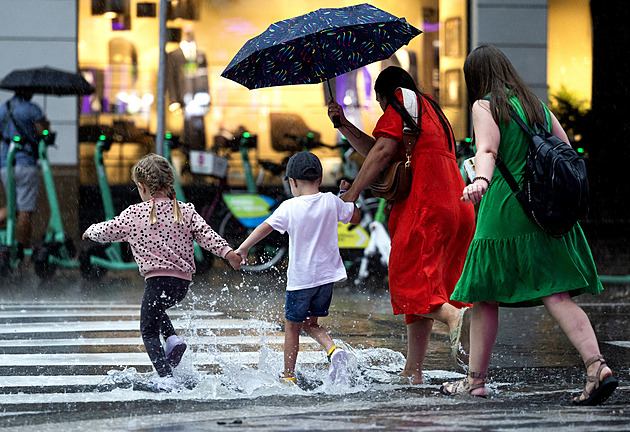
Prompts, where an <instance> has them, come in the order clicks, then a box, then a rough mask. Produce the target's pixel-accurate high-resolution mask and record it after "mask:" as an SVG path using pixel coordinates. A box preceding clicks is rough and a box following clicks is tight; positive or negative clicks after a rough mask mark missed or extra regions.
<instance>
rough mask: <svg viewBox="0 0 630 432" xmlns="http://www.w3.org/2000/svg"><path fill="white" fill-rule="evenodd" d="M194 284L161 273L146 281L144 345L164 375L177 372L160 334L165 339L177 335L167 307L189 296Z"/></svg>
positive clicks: (142, 313)
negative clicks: (172, 367)
mask: <svg viewBox="0 0 630 432" xmlns="http://www.w3.org/2000/svg"><path fill="white" fill-rule="evenodd" d="M190 283H191V282H190V281H188V280H185V279H180V278H176V277H169V276H157V277H152V278H149V279H147V280H146V288H145V290H144V296H143V297H142V306H141V308H140V332H141V333H142V341H143V342H144V348H145V349H146V350H147V354H148V355H149V358H150V359H151V362H152V363H153V366H154V367H155V370H156V371H157V373H158V375H160V376H161V377H164V376H169V375H172V374H173V371H172V369H171V366H170V365H169V364H168V363H167V362H166V355H165V354H164V348H163V347H162V343H161V342H160V333H161V334H162V337H163V338H164V340H166V338H168V337H169V336H173V335H174V334H176V333H175V329H174V328H173V324H172V323H171V319H170V318H169V317H168V315H167V314H166V309H168V308H170V307H171V306H174V305H175V304H177V303H179V302H180V301H182V300H183V299H184V297H186V293H187V292H188V287H189V286H190Z"/></svg>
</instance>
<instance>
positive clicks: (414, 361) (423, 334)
mask: <svg viewBox="0 0 630 432" xmlns="http://www.w3.org/2000/svg"><path fill="white" fill-rule="evenodd" d="M432 328H433V321H431V320H430V319H423V320H420V321H416V322H414V323H411V324H407V338H408V339H409V342H408V345H407V362H406V363H405V368H404V369H403V370H402V372H401V373H400V375H402V376H408V377H411V383H412V384H422V363H423V362H424V356H425V355H426V353H427V347H428V346H429V338H430V336H431V329H432Z"/></svg>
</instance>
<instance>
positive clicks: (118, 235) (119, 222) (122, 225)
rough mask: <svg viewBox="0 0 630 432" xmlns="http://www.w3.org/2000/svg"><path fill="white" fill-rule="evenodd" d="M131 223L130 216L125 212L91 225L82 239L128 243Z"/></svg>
mask: <svg viewBox="0 0 630 432" xmlns="http://www.w3.org/2000/svg"><path fill="white" fill-rule="evenodd" d="M129 221H130V215H129V213H128V212H127V211H126V210H125V211H123V212H122V213H121V214H120V215H118V216H116V217H114V218H113V219H110V220H108V221H105V222H101V223H96V224H92V225H90V227H89V228H88V229H86V230H85V232H84V233H83V236H82V237H81V238H82V239H83V240H85V239H88V238H89V239H90V240H93V241H97V242H122V241H127V238H128V235H129V226H130V224H129Z"/></svg>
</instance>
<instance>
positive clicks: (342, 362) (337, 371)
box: [328, 347, 348, 384]
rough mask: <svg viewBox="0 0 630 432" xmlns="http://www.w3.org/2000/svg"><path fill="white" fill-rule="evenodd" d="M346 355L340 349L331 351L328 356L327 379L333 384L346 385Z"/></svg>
mask: <svg viewBox="0 0 630 432" xmlns="http://www.w3.org/2000/svg"><path fill="white" fill-rule="evenodd" d="M347 367H348V353H347V352H346V351H345V350H344V349H343V348H341V347H338V348H336V349H335V351H333V353H332V355H331V356H330V369H329V370H328V378H330V381H331V382H332V383H333V384H347V383H348V369H347Z"/></svg>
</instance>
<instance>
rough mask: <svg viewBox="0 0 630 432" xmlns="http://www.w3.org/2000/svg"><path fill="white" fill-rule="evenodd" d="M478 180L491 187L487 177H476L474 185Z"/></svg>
mask: <svg viewBox="0 0 630 432" xmlns="http://www.w3.org/2000/svg"><path fill="white" fill-rule="evenodd" d="M477 180H482V181H485V182H486V185H487V186H488V187H490V180H489V179H488V178H487V177H483V176H475V179H474V180H473V183H475V182H476V181H477Z"/></svg>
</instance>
